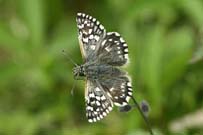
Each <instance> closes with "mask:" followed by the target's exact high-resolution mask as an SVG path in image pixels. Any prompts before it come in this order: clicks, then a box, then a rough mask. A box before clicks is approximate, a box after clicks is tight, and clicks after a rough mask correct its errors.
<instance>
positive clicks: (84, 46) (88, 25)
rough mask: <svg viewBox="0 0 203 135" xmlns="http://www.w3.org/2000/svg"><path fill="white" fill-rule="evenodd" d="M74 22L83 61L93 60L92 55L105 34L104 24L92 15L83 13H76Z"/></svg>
mask: <svg viewBox="0 0 203 135" xmlns="http://www.w3.org/2000/svg"><path fill="white" fill-rule="evenodd" d="M76 22H77V27H78V34H79V35H78V39H79V43H80V49H81V52H82V56H83V58H84V60H85V61H89V60H90V59H91V60H93V59H92V58H93V57H92V56H93V55H94V54H95V52H96V50H98V47H99V45H100V43H101V41H102V39H103V38H104V37H105V35H106V32H105V29H104V26H103V25H102V24H100V22H99V21H98V20H96V19H95V18H93V17H92V16H89V15H86V14H84V13H78V14H77V18H76Z"/></svg>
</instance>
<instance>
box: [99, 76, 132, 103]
mask: <svg viewBox="0 0 203 135" xmlns="http://www.w3.org/2000/svg"><path fill="white" fill-rule="evenodd" d="M100 82H101V86H102V87H103V89H104V90H105V91H106V93H107V95H108V96H109V97H110V98H111V100H112V101H113V103H114V104H115V105H116V106H125V105H127V104H128V102H129V100H130V97H131V96H132V85H131V81H130V79H129V77H127V76H126V75H122V76H117V77H111V78H105V79H101V80H100Z"/></svg>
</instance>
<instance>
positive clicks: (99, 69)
mask: <svg viewBox="0 0 203 135" xmlns="http://www.w3.org/2000/svg"><path fill="white" fill-rule="evenodd" d="M76 21H77V26H78V33H79V35H78V39H79V43H80V49H81V53H82V56H83V60H84V64H82V65H80V66H76V67H75V68H74V69H73V71H74V76H75V78H78V77H83V78H85V80H86V89H85V102H86V116H87V118H88V121H89V122H96V121H98V120H101V119H102V118H104V117H105V116H106V115H107V114H108V113H109V112H110V111H111V110H112V109H113V106H114V105H115V106H125V105H128V102H129V100H130V98H131V97H132V86H131V81H130V78H129V77H128V76H127V72H125V71H123V70H121V69H120V68H119V67H121V66H123V65H125V64H126V63H127V62H128V61H129V60H128V46H127V44H126V42H125V41H124V39H123V38H122V37H121V36H120V34H119V33H117V32H106V30H105V28H104V26H103V25H102V24H100V22H99V21H97V20H96V19H95V18H93V17H92V16H89V15H86V14H84V13H78V14H77V18H76Z"/></svg>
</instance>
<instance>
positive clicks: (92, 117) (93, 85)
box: [85, 80, 113, 122]
mask: <svg viewBox="0 0 203 135" xmlns="http://www.w3.org/2000/svg"><path fill="white" fill-rule="evenodd" d="M86 85H87V86H86V90H85V102H86V116H87V118H88V121H89V122H96V121H98V120H101V119H103V118H104V117H105V116H106V115H107V114H108V113H109V112H110V111H111V110H112V109H113V102H112V100H111V99H110V97H109V96H107V93H106V92H105V91H104V89H103V88H102V87H101V85H100V84H99V83H97V82H96V81H95V82H93V81H89V80H87V82H86Z"/></svg>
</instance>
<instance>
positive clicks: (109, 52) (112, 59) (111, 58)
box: [97, 32, 128, 66]
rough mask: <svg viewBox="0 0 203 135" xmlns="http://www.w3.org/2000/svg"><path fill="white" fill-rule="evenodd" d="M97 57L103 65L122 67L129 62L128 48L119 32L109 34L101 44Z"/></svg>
mask: <svg viewBox="0 0 203 135" xmlns="http://www.w3.org/2000/svg"><path fill="white" fill-rule="evenodd" d="M100 46H101V47H100V48H99V50H98V52H97V55H98V56H97V57H98V58H99V59H100V62H101V63H105V64H106V63H107V64H109V65H113V66H122V65H124V64H126V63H127V61H128V46H127V44H126V42H125V41H124V39H123V38H122V37H121V36H120V34H119V33H117V32H108V33H107V34H106V36H105V38H104V39H103V40H102V42H101V45H100Z"/></svg>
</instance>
